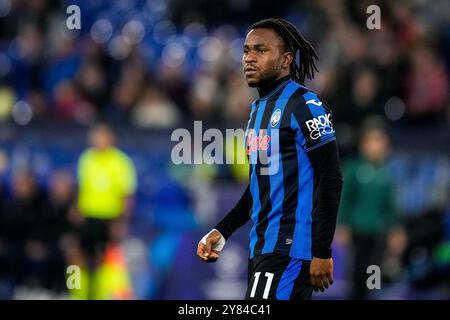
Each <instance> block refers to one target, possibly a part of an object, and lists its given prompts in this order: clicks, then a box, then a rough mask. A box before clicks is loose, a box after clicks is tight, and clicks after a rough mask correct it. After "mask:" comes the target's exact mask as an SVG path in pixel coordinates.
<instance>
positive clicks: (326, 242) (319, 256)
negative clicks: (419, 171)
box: [308, 140, 343, 291]
mask: <svg viewBox="0 0 450 320" xmlns="http://www.w3.org/2000/svg"><path fill="white" fill-rule="evenodd" d="M308 156H309V159H310V162H311V165H312V166H313V168H314V171H315V172H316V175H317V181H318V186H317V207H316V210H315V211H314V213H313V226H312V254H313V260H312V262H311V267H310V274H311V282H312V284H313V285H314V287H315V288H317V289H319V290H321V291H324V290H325V289H327V288H328V286H329V285H331V284H333V260H332V254H331V243H332V241H333V237H334V232H335V229H336V220H337V212H338V208H339V200H340V196H341V189H342V183H343V182H342V173H341V168H340V165H339V156H338V148H337V143H336V140H331V141H330V142H328V143H326V144H324V145H322V146H320V147H319V148H316V149H314V150H311V151H310V152H308Z"/></svg>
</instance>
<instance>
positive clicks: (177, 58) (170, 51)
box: [162, 41, 186, 67]
mask: <svg viewBox="0 0 450 320" xmlns="http://www.w3.org/2000/svg"><path fill="white" fill-rule="evenodd" d="M185 58H186V48H185V47H184V45H183V42H182V41H172V42H171V43H169V44H168V45H167V46H166V47H165V48H164V50H163V52H162V61H163V62H164V63H165V64H166V65H168V66H172V67H178V66H180V65H182V64H183V62H184V61H185Z"/></svg>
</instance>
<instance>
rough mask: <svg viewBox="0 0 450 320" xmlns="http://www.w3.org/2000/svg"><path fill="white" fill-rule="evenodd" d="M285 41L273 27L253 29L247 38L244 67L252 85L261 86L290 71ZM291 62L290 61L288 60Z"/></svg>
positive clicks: (243, 57)
mask: <svg viewBox="0 0 450 320" xmlns="http://www.w3.org/2000/svg"><path fill="white" fill-rule="evenodd" d="M286 55H287V53H284V52H283V42H282V40H281V38H280V36H279V35H278V34H277V33H276V32H275V31H274V30H272V29H263V28H260V29H252V30H251V31H250V32H249V33H248V34H247V37H246V39H245V43H244V55H243V56H242V67H243V69H244V74H245V78H246V79H247V83H248V85H249V86H250V87H261V86H263V85H264V84H266V83H270V82H272V81H273V80H276V79H278V78H281V77H282V76H284V75H286V73H288V72H289V64H286V62H287V60H286V59H287V56H286ZM288 62H289V61H288Z"/></svg>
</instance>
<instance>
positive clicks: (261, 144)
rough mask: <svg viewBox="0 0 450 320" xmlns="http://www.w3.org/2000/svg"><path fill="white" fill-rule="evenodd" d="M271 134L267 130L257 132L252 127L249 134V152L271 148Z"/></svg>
mask: <svg viewBox="0 0 450 320" xmlns="http://www.w3.org/2000/svg"><path fill="white" fill-rule="evenodd" d="M269 142H270V136H269V135H268V134H266V130H260V132H259V135H256V134H255V130H254V129H250V130H249V131H248V134H247V154H250V153H251V152H253V151H256V150H264V151H266V150H267V149H269Z"/></svg>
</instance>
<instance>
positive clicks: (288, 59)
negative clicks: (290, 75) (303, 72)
mask: <svg viewBox="0 0 450 320" xmlns="http://www.w3.org/2000/svg"><path fill="white" fill-rule="evenodd" d="M292 60H293V55H292V52H289V51H288V52H285V53H283V58H282V60H281V61H282V65H283V68H285V69H289V66H290V65H291V63H292Z"/></svg>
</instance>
